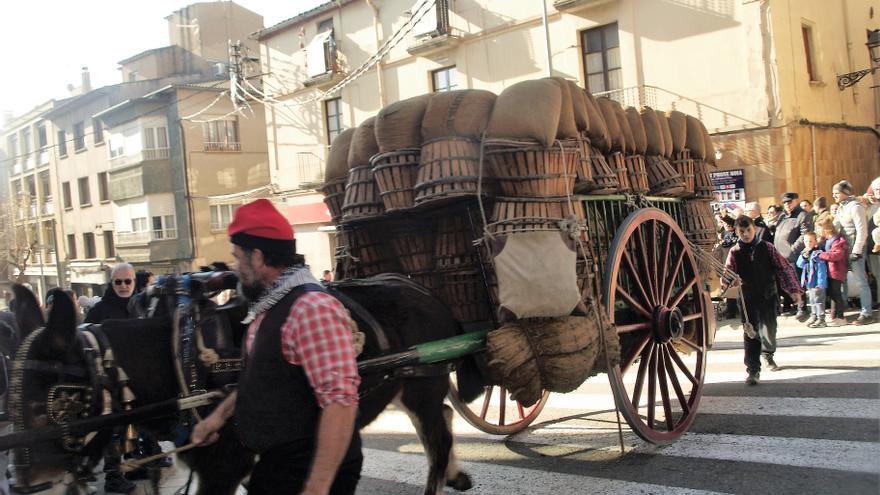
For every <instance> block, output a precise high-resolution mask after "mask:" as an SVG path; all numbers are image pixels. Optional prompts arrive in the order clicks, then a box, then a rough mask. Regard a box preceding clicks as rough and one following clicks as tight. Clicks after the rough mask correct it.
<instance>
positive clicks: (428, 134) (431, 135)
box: [422, 89, 495, 142]
mask: <svg viewBox="0 0 880 495" xmlns="http://www.w3.org/2000/svg"><path fill="white" fill-rule="evenodd" d="M494 104H495V93H492V92H491V91H485V90H482V89H462V90H458V91H443V92H439V93H432V94H431V96H430V100H429V101H428V107H427V108H426V109H425V116H424V117H423V118H422V142H425V141H431V140H434V139H438V138H444V137H449V136H455V137H463V138H469V139H479V138H480V136H482V135H483V131H485V130H486V124H487V123H488V122H489V116H490V115H491V114H492V106H493V105H494Z"/></svg>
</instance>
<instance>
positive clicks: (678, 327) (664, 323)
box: [653, 306, 684, 344]
mask: <svg viewBox="0 0 880 495" xmlns="http://www.w3.org/2000/svg"><path fill="white" fill-rule="evenodd" d="M653 320H654V322H653V323H654V339H655V340H656V341H657V342H659V343H661V344H665V343H667V342H670V341H672V340H678V339H680V338H681V337H682V335H684V317H683V315H682V314H681V310H680V309H678V308H677V307H675V308H667V307H665V306H658V307H657V308H656V309H654V318H653Z"/></svg>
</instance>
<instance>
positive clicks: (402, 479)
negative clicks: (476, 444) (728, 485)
mask: <svg viewBox="0 0 880 495" xmlns="http://www.w3.org/2000/svg"><path fill="white" fill-rule="evenodd" d="M459 465H460V467H461V468H462V469H463V470H464V471H466V472H467V473H468V474H469V475H470V476H471V479H472V481H473V482H474V488H473V489H472V490H473V493H479V494H481V495H486V494H488V495H496V494H497V495H520V494H522V495H533V494H536V493H544V494H552V493H571V489H572V487H574V486H582V487H585V492H586V491H587V490H586V487H589V493H601V494H603V495H616V494H620V495H630V494H633V493H651V494H658V495H662V494H670V495H713V494H718V493H721V492H710V491H705V490H692V489H687V488H681V487H673V486H664V485H656V484H651V483H637V482H633V481H621V480H613V479H607V478H596V477H592V476H579V475H575V474H567V473H557V472H551V471H545V470H537V469H524V468H519V467H512V466H506V465H503V464H493V463H488V462H459ZM427 473H428V465H427V461H426V460H425V456H424V455H421V454H401V453H398V452H389V451H386V450H380V449H369V448H365V449H364V467H363V471H361V476H362V477H365V478H376V479H381V480H386V481H394V482H398V483H406V484H412V485H416V484H417V483H420V482H423V480H425V479H426V478H427ZM417 491H418V490H416V489H414V490H413V493H416V492H417Z"/></svg>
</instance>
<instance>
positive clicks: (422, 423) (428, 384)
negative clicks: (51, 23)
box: [400, 375, 471, 495]
mask: <svg viewBox="0 0 880 495" xmlns="http://www.w3.org/2000/svg"><path fill="white" fill-rule="evenodd" d="M448 387H449V381H448V378H447V377H446V376H445V375H444V376H442V377H434V378H411V379H407V380H406V381H405V383H404V386H403V394H402V395H401V397H400V402H401V405H402V406H403V408H404V410H405V411H406V412H407V414H408V415H409V417H410V420H411V421H412V423H413V426H415V428H416V432H417V433H418V435H419V440H421V442H422V446H423V447H424V448H425V454H426V456H427V457H428V480H427V484H426V486H425V494H426V495H436V494H440V493H443V487H444V486H445V485H446V484H447V476H448V475H449V474H454V478H453V479H450V481H449V485H450V486H452V487H453V488H455V489H457V490H467V489H468V488H470V487H471V483H470V478H469V477H468V475H467V474H465V473H463V472H461V471H459V470H458V468H457V467H456V465H455V462H454V459H453V458H452V431H451V428H450V423H449V420H451V411H450V412H449V413H447V412H446V411H445V409H448V407H447V406H445V405H444V404H443V399H444V398H445V397H446V392H447V390H448ZM450 461H452V462H451V463H450Z"/></svg>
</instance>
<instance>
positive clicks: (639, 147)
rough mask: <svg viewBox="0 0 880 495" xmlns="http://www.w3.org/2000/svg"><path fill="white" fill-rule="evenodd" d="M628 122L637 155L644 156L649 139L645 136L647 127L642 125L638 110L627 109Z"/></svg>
mask: <svg viewBox="0 0 880 495" xmlns="http://www.w3.org/2000/svg"><path fill="white" fill-rule="evenodd" d="M626 120H627V122H629V128H630V130H631V131H632V135H633V141H634V146H635V154H636V155H644V154H645V153H647V149H648V137H647V135H646V134H645V125H644V124H643V123H642V116H641V114H639V111H638V110H637V109H636V108H633V107H626Z"/></svg>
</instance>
